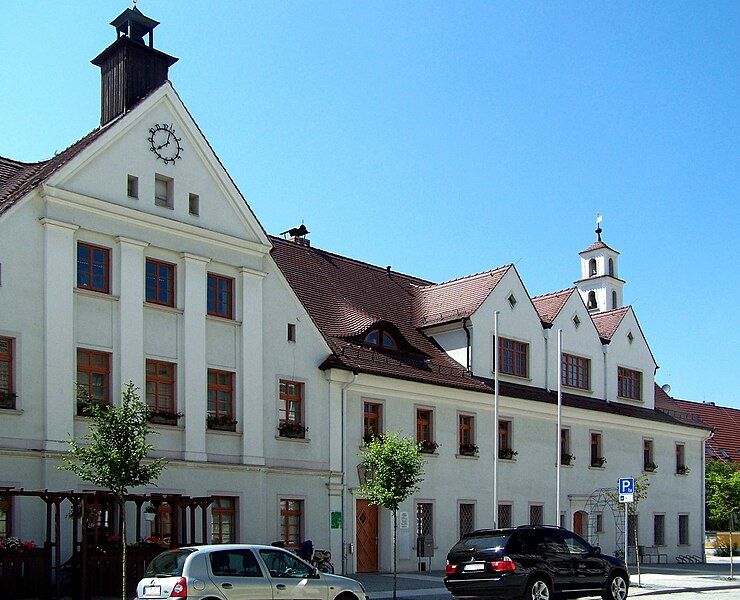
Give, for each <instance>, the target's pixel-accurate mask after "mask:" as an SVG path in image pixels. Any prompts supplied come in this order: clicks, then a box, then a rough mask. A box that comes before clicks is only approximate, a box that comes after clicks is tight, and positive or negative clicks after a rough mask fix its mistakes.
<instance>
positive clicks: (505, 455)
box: [498, 448, 519, 460]
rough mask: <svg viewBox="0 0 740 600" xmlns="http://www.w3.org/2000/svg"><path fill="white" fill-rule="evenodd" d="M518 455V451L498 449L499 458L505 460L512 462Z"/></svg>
mask: <svg viewBox="0 0 740 600" xmlns="http://www.w3.org/2000/svg"><path fill="white" fill-rule="evenodd" d="M517 454H519V453H518V452H517V451H516V450H512V449H511V448H499V449H498V457H499V458H502V459H504V460H511V459H513V458H514V457H515V456H516V455H517Z"/></svg>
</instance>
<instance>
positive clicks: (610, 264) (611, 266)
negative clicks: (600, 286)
mask: <svg viewBox="0 0 740 600" xmlns="http://www.w3.org/2000/svg"><path fill="white" fill-rule="evenodd" d="M609 275H611V276H612V277H614V259H613V258H610V259H609Z"/></svg>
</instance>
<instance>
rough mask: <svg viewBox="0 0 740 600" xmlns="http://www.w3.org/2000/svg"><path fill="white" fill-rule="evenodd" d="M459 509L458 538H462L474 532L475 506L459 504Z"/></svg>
mask: <svg viewBox="0 0 740 600" xmlns="http://www.w3.org/2000/svg"><path fill="white" fill-rule="evenodd" d="M459 507H460V508H459V510H460V515H459V521H458V522H459V524H460V537H462V536H464V535H467V534H468V533H470V532H471V531H473V530H475V504H470V503H467V502H465V503H462V502H461V503H460V504H459Z"/></svg>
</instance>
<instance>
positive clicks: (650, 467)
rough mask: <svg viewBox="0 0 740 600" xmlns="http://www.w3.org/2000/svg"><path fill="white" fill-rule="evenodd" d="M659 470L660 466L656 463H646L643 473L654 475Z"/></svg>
mask: <svg viewBox="0 0 740 600" xmlns="http://www.w3.org/2000/svg"><path fill="white" fill-rule="evenodd" d="M657 469H658V465H656V464H655V463H654V462H649V463H645V465H644V466H643V469H642V470H643V471H645V472H647V473H654V472H655V471H656V470H657Z"/></svg>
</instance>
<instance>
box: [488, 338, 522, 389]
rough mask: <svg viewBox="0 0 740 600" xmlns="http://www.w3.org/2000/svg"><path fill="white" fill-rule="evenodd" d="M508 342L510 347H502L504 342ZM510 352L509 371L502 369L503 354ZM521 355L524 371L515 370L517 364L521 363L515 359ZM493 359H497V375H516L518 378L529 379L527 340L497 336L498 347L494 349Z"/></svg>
mask: <svg viewBox="0 0 740 600" xmlns="http://www.w3.org/2000/svg"><path fill="white" fill-rule="evenodd" d="M505 343H509V344H511V345H512V347H511V348H504V344H505ZM507 354H511V371H505V370H504V356H505V355H507ZM521 356H523V357H524V358H523V365H524V372H523V373H522V372H517V368H518V367H517V365H518V364H522V363H520V362H518V361H517V358H518V357H521ZM495 360H497V361H498V372H499V375H507V376H509V377H518V378H520V379H529V342H524V341H522V340H515V339H512V338H507V337H502V336H498V348H497V350H496V357H495Z"/></svg>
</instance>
